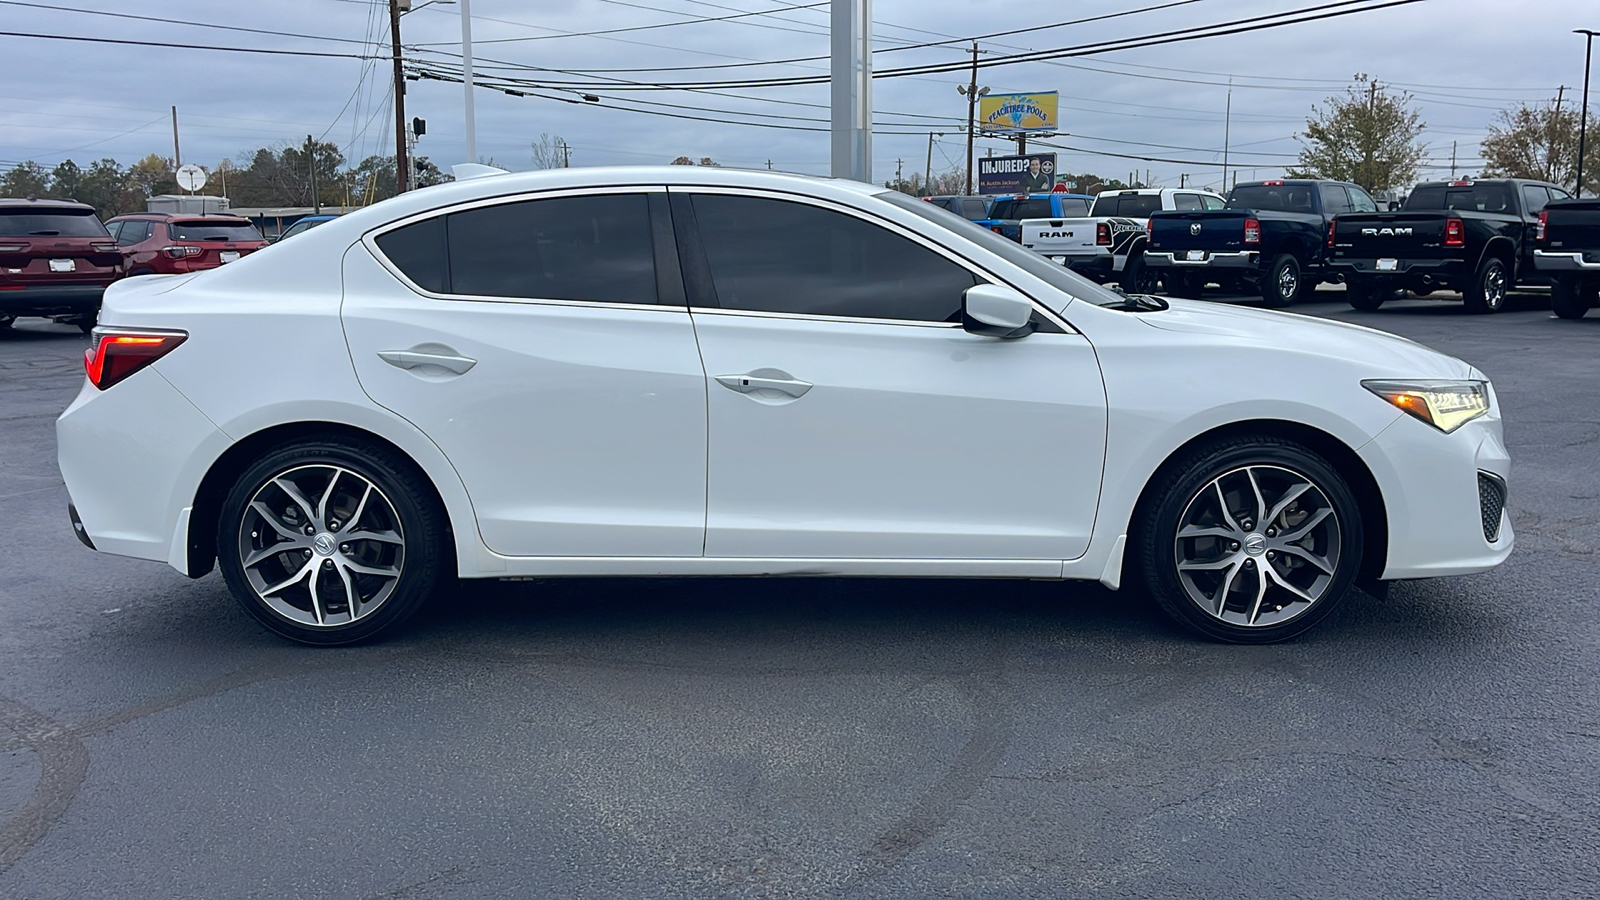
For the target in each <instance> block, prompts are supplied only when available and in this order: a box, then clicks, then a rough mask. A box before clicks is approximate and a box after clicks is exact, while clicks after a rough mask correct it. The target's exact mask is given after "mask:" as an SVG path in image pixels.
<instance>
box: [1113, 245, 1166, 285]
mask: <svg viewBox="0 0 1600 900" xmlns="http://www.w3.org/2000/svg"><path fill="white" fill-rule="evenodd" d="M1122 289H1123V290H1124V291H1127V292H1128V293H1130V294H1154V293H1155V292H1157V291H1159V290H1161V272H1160V271H1158V270H1156V269H1152V268H1150V267H1149V266H1147V265H1145V264H1144V251H1143V250H1140V251H1136V252H1134V253H1130V254H1128V261H1127V262H1126V263H1124V264H1123V266H1122Z"/></svg>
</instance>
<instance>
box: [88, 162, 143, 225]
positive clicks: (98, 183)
mask: <svg viewBox="0 0 1600 900" xmlns="http://www.w3.org/2000/svg"><path fill="white" fill-rule="evenodd" d="M77 199H79V200H81V201H83V202H84V203H87V204H89V205H90V206H92V207H94V209H95V212H96V213H97V214H98V215H99V216H100V218H102V219H109V218H111V217H112V216H118V215H121V214H123V213H125V212H136V211H139V210H143V209H144V208H145V206H144V197H143V196H142V195H140V194H139V193H138V191H136V190H133V189H132V187H131V184H130V182H129V179H128V173H127V172H126V171H125V170H124V169H123V168H122V166H121V165H120V164H118V162H117V161H116V160H114V159H110V158H106V159H99V160H96V161H95V162H93V163H91V164H90V165H89V168H87V169H85V170H83V173H82V175H81V176H80V177H79V179H78V193H77Z"/></svg>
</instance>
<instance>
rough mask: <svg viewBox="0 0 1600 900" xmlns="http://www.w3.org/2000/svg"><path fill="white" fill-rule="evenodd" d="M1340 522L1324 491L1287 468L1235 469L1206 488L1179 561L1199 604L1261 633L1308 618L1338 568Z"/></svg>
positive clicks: (1182, 522)
mask: <svg viewBox="0 0 1600 900" xmlns="http://www.w3.org/2000/svg"><path fill="white" fill-rule="evenodd" d="M1341 538H1342V534H1341V531H1340V525H1339V517H1338V515H1337V514H1336V512H1335V511H1334V507H1333V504H1332V503H1331V502H1330V501H1329V499H1328V496H1327V494H1326V492H1325V491H1324V490H1323V489H1322V488H1321V487H1319V486H1318V485H1317V484H1316V483H1315V482H1313V481H1312V480H1311V479H1310V478H1308V477H1307V476H1305V475H1304V474H1301V473H1299V472H1296V471H1293V470H1291V469H1288V468H1285V467H1282V466H1269V465H1253V466H1242V467H1240V468H1236V469H1232V470H1230V471H1228V472H1225V473H1223V474H1222V475H1219V476H1218V477H1216V478H1214V479H1212V480H1211V481H1209V482H1207V483H1206V485H1205V486H1204V487H1202V488H1201V489H1200V490H1199V491H1198V492H1197V493H1196V494H1195V495H1194V496H1193V497H1192V498H1191V499H1190V500H1189V503H1188V505H1187V507H1185V509H1184V511H1183V515H1182V516H1181V517H1180V518H1179V520H1178V532H1177V536H1176V539H1175V546H1174V554H1173V559H1174V562H1175V565H1176V567H1177V574H1178V581H1179V582H1180V583H1181V584H1182V586H1183V589H1184V592H1185V593H1186V594H1187V595H1188V597H1189V599H1190V601H1192V602H1193V603H1194V604H1195V606H1197V607H1199V608H1200V609H1201V610H1204V611H1205V613H1206V614H1207V615H1209V616H1211V617H1212V618H1214V619H1216V620H1218V621H1221V622H1226V623H1228V624H1230V625H1236V626H1243V627H1251V628H1259V627H1265V626H1270V625H1278V624H1281V623H1284V622H1288V621H1290V620H1291V619H1295V618H1298V617H1300V616H1302V615H1304V614H1305V613H1306V612H1307V611H1308V610H1309V609H1310V608H1311V607H1312V606H1313V605H1314V604H1316V603H1317V602H1318V601H1319V600H1321V599H1323V597H1324V596H1326V595H1327V593H1328V589H1329V587H1330V586H1331V585H1332V584H1333V581H1334V574H1335V573H1336V572H1337V571H1338V570H1339V560H1340V554H1341V550H1342V541H1341Z"/></svg>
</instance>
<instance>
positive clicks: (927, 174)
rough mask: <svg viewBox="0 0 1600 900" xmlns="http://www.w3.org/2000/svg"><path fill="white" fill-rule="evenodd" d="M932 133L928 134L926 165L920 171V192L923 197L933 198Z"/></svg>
mask: <svg viewBox="0 0 1600 900" xmlns="http://www.w3.org/2000/svg"><path fill="white" fill-rule="evenodd" d="M932 181H933V132H931V131H930V132H928V163H927V165H925V166H924V167H923V169H922V192H923V195H924V196H928V197H931V196H933V186H932V184H931V182H932Z"/></svg>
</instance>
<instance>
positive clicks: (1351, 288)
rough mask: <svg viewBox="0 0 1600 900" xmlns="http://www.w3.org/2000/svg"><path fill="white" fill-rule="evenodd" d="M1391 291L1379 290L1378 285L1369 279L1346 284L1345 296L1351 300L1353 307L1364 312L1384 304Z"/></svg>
mask: <svg viewBox="0 0 1600 900" xmlns="http://www.w3.org/2000/svg"><path fill="white" fill-rule="evenodd" d="M1390 293H1391V292H1390V291H1384V290H1379V289H1378V286H1377V285H1375V284H1372V283H1371V282H1367V281H1350V282H1347V283H1346V284H1345V286H1344V298H1345V299H1346V300H1348V301H1350V305H1351V306H1352V307H1354V308H1355V309H1359V310H1361V311H1362V312H1372V311H1373V310H1375V309H1377V308H1378V307H1380V306H1382V305H1383V301H1384V300H1387V299H1388V298H1389V294H1390Z"/></svg>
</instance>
